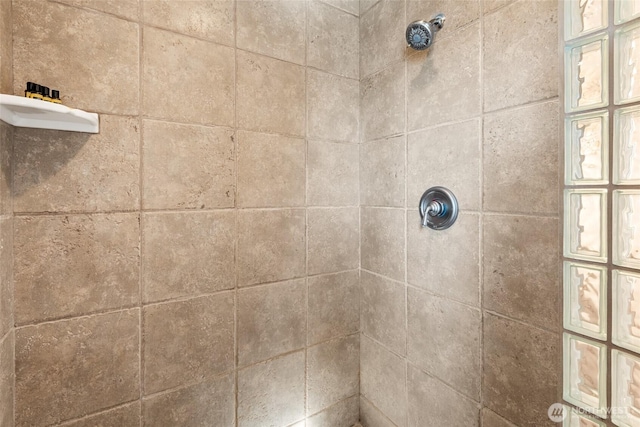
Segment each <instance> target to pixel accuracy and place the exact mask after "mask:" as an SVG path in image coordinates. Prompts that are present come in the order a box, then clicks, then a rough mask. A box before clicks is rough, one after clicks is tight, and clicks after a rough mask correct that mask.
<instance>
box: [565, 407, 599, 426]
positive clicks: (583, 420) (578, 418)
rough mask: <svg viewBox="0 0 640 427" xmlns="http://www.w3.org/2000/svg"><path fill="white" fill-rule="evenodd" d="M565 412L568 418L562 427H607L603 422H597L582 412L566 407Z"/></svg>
mask: <svg viewBox="0 0 640 427" xmlns="http://www.w3.org/2000/svg"><path fill="white" fill-rule="evenodd" d="M564 410H565V413H566V414H567V416H566V417H565V419H564V421H563V422H562V427H605V424H604V423H603V422H602V421H600V420H596V419H595V418H593V417H590V416H588V415H586V414H584V413H583V412H582V411H580V410H576V409H575V408H570V407H568V406H566V405H565V407H564Z"/></svg>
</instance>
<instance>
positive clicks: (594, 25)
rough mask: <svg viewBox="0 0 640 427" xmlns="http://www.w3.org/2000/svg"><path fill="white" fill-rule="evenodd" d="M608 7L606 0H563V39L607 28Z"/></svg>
mask: <svg viewBox="0 0 640 427" xmlns="http://www.w3.org/2000/svg"><path fill="white" fill-rule="evenodd" d="M608 9H609V7H608V2H607V1H606V0H581V1H565V2H564V39H565V40H571V39H575V38H576V37H580V36H583V35H585V34H589V33H592V32H594V31H598V30H599V29H602V28H607V20H608V13H607V12H608Z"/></svg>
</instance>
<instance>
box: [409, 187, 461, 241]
mask: <svg viewBox="0 0 640 427" xmlns="http://www.w3.org/2000/svg"><path fill="white" fill-rule="evenodd" d="M418 209H419V210H420V218H422V222H421V223H422V226H423V227H429V228H431V229H432V230H444V229H447V228H449V227H451V226H452V225H453V223H454V222H456V219H457V218H458V200H457V199H456V196H454V194H453V193H452V192H451V191H449V190H448V189H446V188H444V187H431V188H430V189H428V190H427V191H425V192H424V194H423V195H422V197H421V198H420V205H419V206H418Z"/></svg>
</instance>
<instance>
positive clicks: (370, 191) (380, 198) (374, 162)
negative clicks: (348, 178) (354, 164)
mask: <svg viewBox="0 0 640 427" xmlns="http://www.w3.org/2000/svg"><path fill="white" fill-rule="evenodd" d="M404 163H405V138H404V136H397V137H394V138H389V139H384V140H379V141H375V142H368V143H365V144H360V202H361V204H362V205H368V206H393V207H403V206H404V186H405V167H404Z"/></svg>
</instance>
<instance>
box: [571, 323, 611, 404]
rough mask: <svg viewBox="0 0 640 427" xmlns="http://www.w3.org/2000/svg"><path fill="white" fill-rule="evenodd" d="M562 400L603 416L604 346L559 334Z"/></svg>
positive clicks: (605, 354) (605, 393)
mask: <svg viewBox="0 0 640 427" xmlns="http://www.w3.org/2000/svg"><path fill="white" fill-rule="evenodd" d="M563 341H564V351H563V355H562V359H563V361H562V364H563V386H562V398H563V399H564V400H566V401H567V402H569V403H572V404H574V405H576V406H579V407H580V408H582V409H584V410H586V411H588V412H591V413H595V414H597V415H599V416H604V415H605V414H606V405H607V380H606V378H607V347H606V346H605V345H604V344H599V343H597V342H595V341H591V340H587V339H584V338H580V337H577V336H575V335H570V334H567V333H564V334H563Z"/></svg>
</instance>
